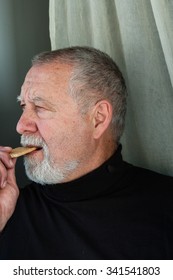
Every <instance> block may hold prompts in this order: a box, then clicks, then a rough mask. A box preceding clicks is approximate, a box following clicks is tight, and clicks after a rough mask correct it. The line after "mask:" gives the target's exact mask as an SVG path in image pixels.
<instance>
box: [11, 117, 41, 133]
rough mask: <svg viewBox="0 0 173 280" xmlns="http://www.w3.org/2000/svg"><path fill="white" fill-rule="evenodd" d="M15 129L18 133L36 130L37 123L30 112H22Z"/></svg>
mask: <svg viewBox="0 0 173 280" xmlns="http://www.w3.org/2000/svg"><path fill="white" fill-rule="evenodd" d="M16 130H17V132H18V133H19V134H25V133H34V132H36V131H37V125H36V122H35V119H34V117H33V116H32V114H30V113H29V112H28V113H26V112H23V114H22V115H21V117H20V119H19V121H18V123H17V126H16Z"/></svg>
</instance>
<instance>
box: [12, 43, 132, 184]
mask: <svg viewBox="0 0 173 280" xmlns="http://www.w3.org/2000/svg"><path fill="white" fill-rule="evenodd" d="M19 100H20V101H21V105H22V107H23V108H24V112H23V114H22V116H21V119H20V120H19V122H18V125H17V130H18V132H19V133H20V134H22V144H23V145H37V146H41V147H43V149H42V150H39V151H36V152H34V153H33V154H31V155H28V156H26V158H25V159H26V171H27V172H28V175H29V177H30V178H31V179H33V180H34V181H38V182H40V183H49V184H52V183H59V182H65V181H69V180H73V179H75V178H78V177H80V176H82V175H84V174H86V173H88V172H90V171H91V170H93V169H95V168H97V167H98V166H99V165H100V164H102V163H103V162H104V161H105V160H106V159H107V158H108V157H110V156H111V155H112V154H113V152H114V151H115V149H116V147H117V145H118V142H119V139H120V137H121V135H122V132H123V128H124V119H125V112H126V88H125V82H124V79H123V77H122V74H121V72H120V71H119V69H118V67H117V66H116V64H115V63H114V62H113V61H112V59H111V58H110V57H109V56H107V55H106V54H104V53H102V52H101V51H98V50H95V49H93V48H88V47H87V48H86V47H72V48H67V49H60V50H56V51H52V52H46V53H42V54H39V55H37V56H36V57H35V58H34V59H33V66H32V68H31V69H30V71H29V72H28V74H27V76H26V79H25V82H24V84H23V86H22V91H21V95H20V97H19ZM45 161H46V162H45ZM48 165H49V166H48ZM41 166H44V168H42V167H41ZM41 168H42V169H41ZM49 169H50V170H49ZM28 170H29V171H28ZM37 170H38V171H37ZM46 170H49V172H47V171H46ZM46 172H47V173H46ZM40 173H42V175H41V177H42V179H38V178H39V176H40V175H39V174H40ZM48 173H49V174H52V178H49V177H51V176H48Z"/></svg>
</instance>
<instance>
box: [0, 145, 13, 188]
mask: <svg viewBox="0 0 173 280" xmlns="http://www.w3.org/2000/svg"><path fill="white" fill-rule="evenodd" d="M11 150H12V148H10V147H2V146H0V187H1V188H4V187H5V185H6V182H7V181H8V180H9V179H10V181H11V182H12V181H14V180H15V174H14V167H15V163H16V160H13V159H11V157H10V154H9V153H10V151H11Z"/></svg>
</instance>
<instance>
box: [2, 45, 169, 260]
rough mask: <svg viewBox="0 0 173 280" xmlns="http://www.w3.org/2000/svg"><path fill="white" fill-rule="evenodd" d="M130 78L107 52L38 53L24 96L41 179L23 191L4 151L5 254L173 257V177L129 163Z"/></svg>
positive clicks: (23, 125) (26, 133) (26, 139)
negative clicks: (125, 156)
mask: <svg viewBox="0 0 173 280" xmlns="http://www.w3.org/2000/svg"><path fill="white" fill-rule="evenodd" d="M126 97H127V94H126V87H125V82H124V79H123V77H122V74H121V72H120V71H119V69H118V67H117V66H116V64H115V63H114V62H113V61H112V59H111V58H110V57H109V56H107V55H106V54H104V53H102V52H100V51H99V50H95V49H93V48H87V47H71V48H67V49H61V50H56V51H52V52H46V53H43V54H40V55H38V56H36V57H35V58H34V60H33V65H32V67H31V69H30V70H29V72H28V73H27V75H26V78H25V81H24V84H23V86H22V89H21V94H20V96H19V97H18V101H19V102H20V104H21V107H22V109H23V113H22V115H21V118H20V120H19V122H18V124H17V131H18V133H20V134H21V144H22V146H36V147H39V149H37V150H36V151H34V152H32V153H30V154H28V155H26V156H25V158H24V163H25V169H26V173H27V175H28V177H29V178H30V179H31V180H32V181H33V182H32V183H31V184H30V185H29V186H27V187H25V188H24V189H21V190H20V194H19V189H18V186H17V183H16V179H15V164H16V160H14V159H11V158H10V152H11V148H10V147H1V148H0V185H1V189H0V230H1V237H0V257H1V259H171V258H172V257H173V218H172V217H173V206H172V204H173V203H172V198H173V178H171V177H167V176H164V175H160V174H157V173H154V172H152V171H148V170H145V169H142V168H138V167H134V166H132V165H131V164H128V163H126V162H124V161H123V160H122V157H121V145H120V138H121V135H122V133H123V128H124V119H125V112H126Z"/></svg>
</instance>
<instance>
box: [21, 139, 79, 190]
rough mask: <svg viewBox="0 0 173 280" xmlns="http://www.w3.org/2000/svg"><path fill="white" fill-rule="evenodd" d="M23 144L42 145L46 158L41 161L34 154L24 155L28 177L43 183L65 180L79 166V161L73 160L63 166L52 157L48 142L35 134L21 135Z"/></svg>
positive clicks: (55, 182)
mask: <svg viewBox="0 0 173 280" xmlns="http://www.w3.org/2000/svg"><path fill="white" fill-rule="evenodd" d="M21 145H22V146H27V145H29V146H39V147H42V151H43V154H44V159H43V160H42V161H41V162H40V161H39V160H37V158H34V156H33V157H32V155H29V156H25V157H24V166H25V171H26V175H27V176H28V178H29V179H30V180H32V181H34V182H36V183H39V184H41V185H45V184H57V183H62V182H64V181H65V179H66V178H67V176H68V175H69V174H70V173H71V172H72V171H73V170H75V169H76V168H77V166H78V164H79V163H78V161H76V160H73V161H70V162H67V163H66V164H64V166H63V167H61V166H60V165H59V164H57V163H55V162H53V161H52V160H51V159H50V154H49V150H48V147H47V145H46V143H45V142H44V141H43V140H42V139H41V138H40V137H35V136H26V135H22V136H21Z"/></svg>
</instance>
